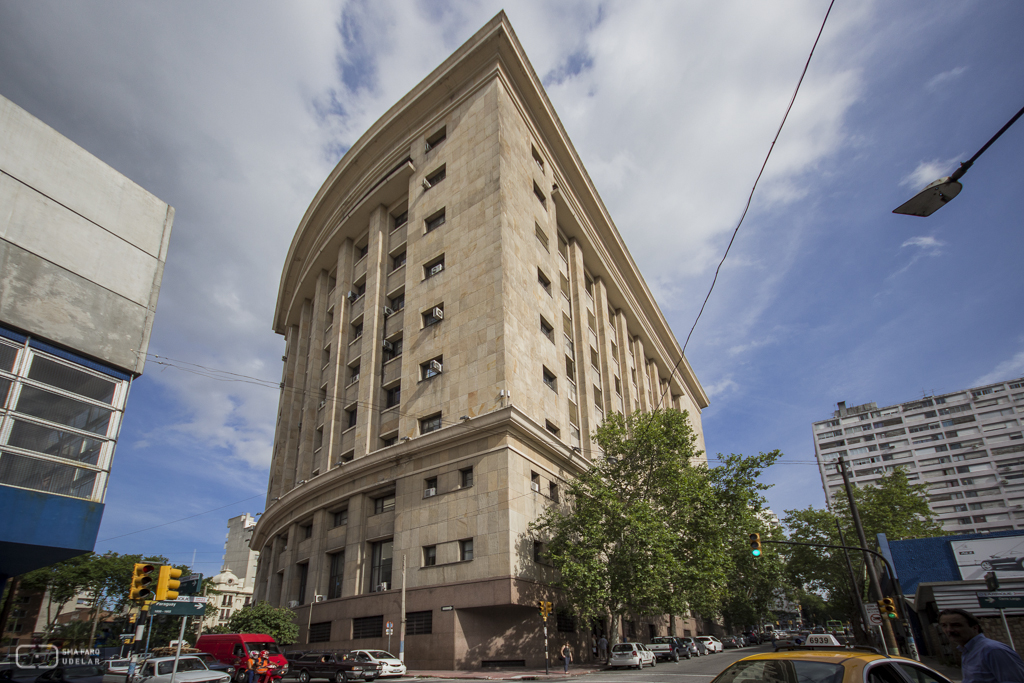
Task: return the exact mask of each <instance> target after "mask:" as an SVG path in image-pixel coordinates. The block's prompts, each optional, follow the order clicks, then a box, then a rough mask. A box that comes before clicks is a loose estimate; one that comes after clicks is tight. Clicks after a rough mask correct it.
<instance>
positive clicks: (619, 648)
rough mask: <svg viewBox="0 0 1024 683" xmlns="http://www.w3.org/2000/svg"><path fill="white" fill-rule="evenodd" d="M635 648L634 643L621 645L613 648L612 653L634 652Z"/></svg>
mask: <svg viewBox="0 0 1024 683" xmlns="http://www.w3.org/2000/svg"><path fill="white" fill-rule="evenodd" d="M633 647H634V646H633V643H619V644H618V645H613V646H612V652H632V651H633Z"/></svg>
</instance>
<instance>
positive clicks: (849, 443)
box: [813, 378, 1024, 534]
mask: <svg viewBox="0 0 1024 683" xmlns="http://www.w3.org/2000/svg"><path fill="white" fill-rule="evenodd" d="M1022 411H1024V378H1021V379H1015V380H1010V381H1007V382H996V383H995V384H988V385H985V386H983V387H974V388H972V389H964V390H962V391H955V392H953V393H949V394H941V395H938V396H925V397H923V398H920V399H915V400H913V401H908V402H907V403H897V404H894V405H891V406H886V407H884V408H879V407H878V405H877V404H875V403H865V404H863V405H859V406H853V407H849V408H848V407H847V406H846V403H840V404H839V405H838V407H837V409H836V410H835V411H834V412H833V413H832V417H831V418H829V419H828V420H822V421H820V422H815V423H814V426H813V431H814V452H815V455H816V456H817V458H818V467H819V469H820V472H821V481H822V485H823V486H824V488H825V495H826V497H827V499H828V501H829V502H830V503H831V501H832V499H833V498H835V496H836V495H840V496H844V495H845V493H844V492H843V475H842V473H841V472H840V470H839V469H838V463H837V461H838V459H839V457H840V456H844V457H845V460H846V463H847V465H846V467H847V472H848V473H849V474H850V478H851V481H852V483H853V484H854V485H856V486H865V485H869V484H874V483H875V482H877V481H878V479H879V478H880V477H881V476H882V475H883V474H884V473H886V472H890V471H892V470H893V469H894V468H896V467H900V468H902V469H904V470H905V471H906V473H907V478H908V479H910V481H911V483H915V484H927V486H928V504H929V505H930V506H931V509H932V511H934V512H935V513H936V514H937V515H938V520H939V521H940V522H941V523H942V526H943V528H944V529H945V530H946V531H947V532H949V533H954V534H973V533H991V532H995V531H1012V530H1014V529H1024V436H1022V432H1021V420H1020V414H1021V412H1022Z"/></svg>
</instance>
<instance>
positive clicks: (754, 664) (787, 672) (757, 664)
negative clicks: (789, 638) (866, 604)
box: [712, 659, 843, 683]
mask: <svg viewBox="0 0 1024 683" xmlns="http://www.w3.org/2000/svg"><path fill="white" fill-rule="evenodd" d="M842 681H843V667H842V665H841V664H830V663H828V662H808V661H801V660H799V659H759V660H753V661H739V662H736V663H735V664H733V665H732V666H730V667H729V668H728V669H726V670H725V671H723V672H722V673H720V674H719V675H718V677H717V678H715V680H714V681H712V683H842Z"/></svg>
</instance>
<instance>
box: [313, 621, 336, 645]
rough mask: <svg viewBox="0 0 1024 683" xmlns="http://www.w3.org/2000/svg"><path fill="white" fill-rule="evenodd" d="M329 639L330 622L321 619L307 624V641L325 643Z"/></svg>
mask: <svg viewBox="0 0 1024 683" xmlns="http://www.w3.org/2000/svg"><path fill="white" fill-rule="evenodd" d="M330 640H331V622H329V621H321V622H319V623H317V624H310V625H309V642H311V643H327V642H330Z"/></svg>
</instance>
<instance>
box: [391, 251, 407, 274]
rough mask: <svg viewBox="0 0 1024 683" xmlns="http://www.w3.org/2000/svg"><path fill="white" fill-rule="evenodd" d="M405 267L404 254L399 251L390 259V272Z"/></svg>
mask: <svg viewBox="0 0 1024 683" xmlns="http://www.w3.org/2000/svg"><path fill="white" fill-rule="evenodd" d="M404 265H405V252H404V251H400V252H398V253H397V254H395V255H394V256H392V257H391V270H392V271H395V270H398V269H399V268H401V267H402V266H404Z"/></svg>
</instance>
